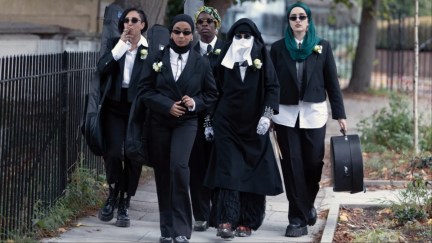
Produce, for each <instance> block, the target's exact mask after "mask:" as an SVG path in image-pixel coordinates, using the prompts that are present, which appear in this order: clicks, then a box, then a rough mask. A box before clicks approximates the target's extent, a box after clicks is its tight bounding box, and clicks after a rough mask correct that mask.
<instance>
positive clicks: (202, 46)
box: [199, 36, 217, 52]
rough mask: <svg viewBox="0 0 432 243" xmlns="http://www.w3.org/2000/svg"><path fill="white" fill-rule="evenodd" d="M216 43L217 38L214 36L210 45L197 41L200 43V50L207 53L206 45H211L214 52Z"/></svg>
mask: <svg viewBox="0 0 432 243" xmlns="http://www.w3.org/2000/svg"><path fill="white" fill-rule="evenodd" d="M216 41H217V37H216V36H215V38H213V40H212V41H211V42H210V43H205V42H203V41H201V40H200V41H199V43H200V48H201V50H204V52H207V45H209V44H210V45H211V46H212V50H214V48H215V45H216Z"/></svg>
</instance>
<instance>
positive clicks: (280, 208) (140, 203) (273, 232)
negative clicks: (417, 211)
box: [41, 178, 396, 243]
mask: <svg viewBox="0 0 432 243" xmlns="http://www.w3.org/2000/svg"><path fill="white" fill-rule="evenodd" d="M395 194H396V191H372V192H367V193H356V194H350V193H346V192H333V190H332V188H331V187H324V188H321V189H320V191H319V193H318V197H317V200H316V204H315V206H316V208H317V211H318V213H319V214H320V213H323V212H324V211H325V210H327V209H328V210H329V213H328V217H327V218H324V217H322V216H321V217H319V218H318V220H317V223H316V224H315V225H314V226H312V227H308V231H309V234H308V235H306V236H302V237H299V238H288V237H285V236H284V234H285V229H286V226H287V225H288V219H287V215H288V202H287V199H286V196H285V194H280V195H278V196H273V197H267V207H266V217H265V219H264V223H263V225H262V226H261V228H260V229H258V231H256V232H253V233H252V236H251V237H246V238H241V237H236V238H234V239H232V240H223V239H221V238H219V237H216V229H214V228H209V229H208V230H207V231H205V232H193V233H192V237H191V240H190V242H226V241H232V242H332V239H333V235H334V230H335V229H336V223H337V218H338V212H339V207H340V205H369V204H377V203H378V201H377V199H378V198H379V199H383V198H387V199H392V198H395ZM129 214H130V217H131V226H130V227H129V228H120V227H116V226H115V218H114V219H113V220H111V221H110V222H102V221H100V220H99V219H98V218H97V212H94V214H93V215H91V216H88V217H85V218H81V219H79V220H77V222H76V224H75V227H73V228H72V229H70V230H69V231H67V232H65V233H63V234H61V235H60V236H59V237H54V238H49V239H43V240H42V241H41V242H46V243H48V242H158V241H159V237H160V231H159V213H158V206H157V195H156V187H155V183H154V180H153V179H152V178H150V179H148V180H147V181H146V182H144V183H142V184H141V185H140V186H139V188H138V191H137V193H136V196H135V197H133V198H132V200H131V205H130V212H129ZM321 232H322V238H321V240H320V238H319V236H320V235H321Z"/></svg>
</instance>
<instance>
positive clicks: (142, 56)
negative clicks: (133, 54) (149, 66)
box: [140, 49, 148, 59]
mask: <svg viewBox="0 0 432 243" xmlns="http://www.w3.org/2000/svg"><path fill="white" fill-rule="evenodd" d="M140 54H141V59H146V58H147V55H148V51H147V49H142V50H141V51H140Z"/></svg>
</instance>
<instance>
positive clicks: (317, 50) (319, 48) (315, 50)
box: [313, 45, 322, 54]
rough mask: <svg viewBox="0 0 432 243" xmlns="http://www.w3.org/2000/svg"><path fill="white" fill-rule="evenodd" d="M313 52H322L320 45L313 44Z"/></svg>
mask: <svg viewBox="0 0 432 243" xmlns="http://www.w3.org/2000/svg"><path fill="white" fill-rule="evenodd" d="M313 50H314V52H318V53H319V54H321V53H322V45H316V46H314V49H313Z"/></svg>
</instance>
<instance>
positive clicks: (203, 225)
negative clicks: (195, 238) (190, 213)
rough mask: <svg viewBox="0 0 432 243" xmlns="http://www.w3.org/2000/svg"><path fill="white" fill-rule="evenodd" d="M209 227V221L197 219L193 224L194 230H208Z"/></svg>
mask: <svg viewBox="0 0 432 243" xmlns="http://www.w3.org/2000/svg"><path fill="white" fill-rule="evenodd" d="M207 229H208V224H207V221H195V223H194V225H193V230H194V231H206V230H207Z"/></svg>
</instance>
